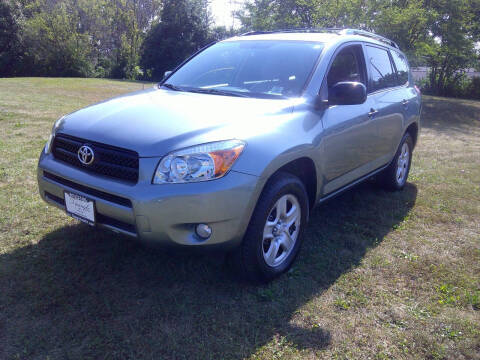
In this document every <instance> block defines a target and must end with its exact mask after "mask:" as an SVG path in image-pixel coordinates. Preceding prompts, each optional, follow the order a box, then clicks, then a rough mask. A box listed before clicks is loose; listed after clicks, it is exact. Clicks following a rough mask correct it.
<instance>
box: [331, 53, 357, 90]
mask: <svg viewBox="0 0 480 360" xmlns="http://www.w3.org/2000/svg"><path fill="white" fill-rule="evenodd" d="M361 49H362V48H361V47H360V46H358V45H354V46H349V47H347V48H345V49H343V50H342V51H340V52H339V53H338V54H337V56H336V57H335V60H333V63H332V66H331V67H330V71H329V72H328V76H327V83H328V87H329V88H330V87H332V86H333V85H335V84H336V83H338V82H340V81H357V82H361V83H363V84H364V85H366V81H365V71H364V65H363V61H361V58H360V54H361V51H362V50H361Z"/></svg>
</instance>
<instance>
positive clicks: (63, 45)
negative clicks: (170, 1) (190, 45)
mask: <svg viewBox="0 0 480 360" xmlns="http://www.w3.org/2000/svg"><path fill="white" fill-rule="evenodd" d="M0 1H1V2H0V65H1V67H0V75H2V76H13V75H49V76H83V77H90V76H94V77H115V78H128V79H135V78H139V77H143V73H142V71H141V69H140V68H139V67H138V62H139V56H140V55H139V52H140V48H141V45H142V42H143V40H144V38H145V34H146V33H147V32H148V31H149V29H150V28H151V26H152V25H154V24H155V23H156V21H157V19H158V17H159V15H160V12H161V6H162V1H161V0H22V1H14V0H0ZM12 59H13V60H12ZM9 64H11V65H9Z"/></svg>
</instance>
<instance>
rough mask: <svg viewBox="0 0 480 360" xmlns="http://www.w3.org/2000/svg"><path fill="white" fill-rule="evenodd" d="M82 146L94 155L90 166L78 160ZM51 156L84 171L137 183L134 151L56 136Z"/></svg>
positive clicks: (136, 156) (71, 137)
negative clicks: (90, 149)
mask: <svg viewBox="0 0 480 360" xmlns="http://www.w3.org/2000/svg"><path fill="white" fill-rule="evenodd" d="M82 145H88V146H89V147H90V148H92V150H93V152H94V153H95V159H94V161H93V163H92V164H90V165H84V164H82V163H81V162H80V160H79V159H78V150H79V149H80V147H81V146H82ZM52 154H53V156H54V157H55V159H57V160H60V161H63V162H66V163H68V164H70V165H73V166H75V167H77V168H80V169H83V170H85V171H89V172H93V173H96V174H101V175H104V176H108V177H111V178H115V179H120V180H125V181H128V182H132V183H136V182H137V181H138V154H137V153H136V152H135V151H131V150H126V149H121V148H117V147H114V146H110V145H105V144H100V143H97V142H94V141H88V140H85V139H80V138H77V137H73V136H70V135H65V134H58V135H56V136H55V140H54V142H53V146H52Z"/></svg>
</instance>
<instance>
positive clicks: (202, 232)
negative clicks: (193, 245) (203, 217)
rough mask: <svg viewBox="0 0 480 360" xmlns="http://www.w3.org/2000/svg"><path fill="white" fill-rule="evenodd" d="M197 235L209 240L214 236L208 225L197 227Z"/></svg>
mask: <svg viewBox="0 0 480 360" xmlns="http://www.w3.org/2000/svg"><path fill="white" fill-rule="evenodd" d="M195 233H196V234H197V235H198V236H199V237H201V238H202V239H208V238H209V237H210V235H212V228H211V227H210V226H208V225H207V224H198V225H197V226H195Z"/></svg>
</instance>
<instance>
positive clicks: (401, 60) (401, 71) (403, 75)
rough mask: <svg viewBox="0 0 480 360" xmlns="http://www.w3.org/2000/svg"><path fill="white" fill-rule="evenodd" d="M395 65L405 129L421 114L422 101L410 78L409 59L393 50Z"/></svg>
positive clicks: (398, 138)
mask: <svg viewBox="0 0 480 360" xmlns="http://www.w3.org/2000/svg"><path fill="white" fill-rule="evenodd" d="M390 54H391V55H392V60H393V64H394V66H395V69H396V72H397V84H398V88H397V89H396V91H397V96H398V97H399V98H400V99H401V111H402V113H403V119H404V122H405V123H404V128H405V126H406V125H408V124H410V123H411V122H412V121H414V120H416V118H417V117H418V116H419V113H420V99H419V95H418V93H417V91H416V90H415V87H414V84H413V79H412V78H411V76H410V67H409V65H408V61H407V58H406V57H405V55H404V54H402V53H401V52H400V51H396V50H391V51H390ZM401 136H403V134H400V135H399V137H397V144H398V143H400V140H401Z"/></svg>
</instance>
